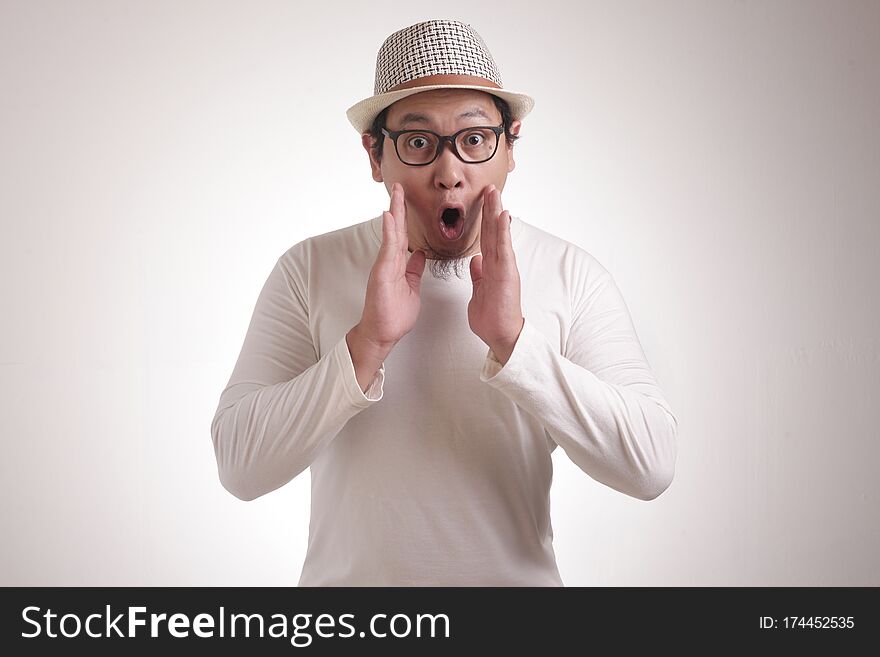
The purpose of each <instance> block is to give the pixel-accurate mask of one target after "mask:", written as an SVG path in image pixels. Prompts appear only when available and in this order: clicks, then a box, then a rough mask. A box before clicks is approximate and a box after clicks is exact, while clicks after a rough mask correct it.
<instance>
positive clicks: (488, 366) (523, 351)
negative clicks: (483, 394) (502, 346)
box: [480, 317, 546, 385]
mask: <svg viewBox="0 0 880 657" xmlns="http://www.w3.org/2000/svg"><path fill="white" fill-rule="evenodd" d="M545 341H546V340H545V338H544V335H543V334H542V333H541V332H540V331H538V329H537V328H535V327H534V326H532V324H531V323H530V322H529V318H528V317H523V327H522V331H520V333H519V337H518V338H517V340H516V344H515V345H513V351H512V352H511V354H510V358H508V359H507V363H505V364H504V365H502V364H501V361H500V360H498V357H497V356H496V355H495V353H494V352H493V351H492V350H491V349H490V350H489V353H488V354H486V360H485V361H484V362H483V369H482V370H481V371H480V381H482V382H483V383H488V384H489V385H503V384H505V383H507V382H509V381H511V380H515V379H516V378H517V372H520V371H522V369H523V367H524V366H525V363H526V360H527V359H528V354H529V353H534V352H535V348H536V347H537V346H538V345H541V344H542V343H543V342H545Z"/></svg>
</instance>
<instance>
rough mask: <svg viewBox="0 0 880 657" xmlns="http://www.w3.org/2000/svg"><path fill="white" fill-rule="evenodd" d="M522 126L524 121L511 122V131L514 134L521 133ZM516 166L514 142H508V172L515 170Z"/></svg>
mask: <svg viewBox="0 0 880 657" xmlns="http://www.w3.org/2000/svg"><path fill="white" fill-rule="evenodd" d="M521 126H522V121H514V122H513V123H511V124H510V132H511V133H512V134H514V135H519V129H520V127H521ZM505 141H506V140H505ZM515 167H516V162H514V160H513V144H512V143H510V142H507V173H510V172H511V171H513V169H514V168H515Z"/></svg>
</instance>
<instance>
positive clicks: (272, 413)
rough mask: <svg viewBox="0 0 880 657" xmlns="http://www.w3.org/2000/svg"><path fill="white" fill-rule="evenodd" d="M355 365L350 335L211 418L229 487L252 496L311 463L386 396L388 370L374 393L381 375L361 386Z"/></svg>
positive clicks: (223, 478) (221, 470)
mask: <svg viewBox="0 0 880 657" xmlns="http://www.w3.org/2000/svg"><path fill="white" fill-rule="evenodd" d="M352 366H353V365H352V362H351V359H350V356H349V354H348V351H347V343H346V340H344V339H343V340H340V342H339V343H337V344H336V346H335V347H334V348H333V350H331V351H329V352H327V353H326V354H324V356H323V357H322V358H321V359H320V360H318V362H316V363H315V364H314V365H312V366H311V367H309V368H308V369H306V370H305V371H303V372H302V373H301V374H299V375H298V376H297V377H295V378H294V379H292V380H289V381H284V382H280V383H276V384H273V385H266V386H257V387H256V388H252V389H251V390H249V391H245V392H243V393H242V396H241V397H240V398H238V399H237V400H235V401H234V402H233V403H231V404H229V403H228V400H227V404H226V405H225V407H224V408H222V409H218V411H217V413H216V415H215V417H214V420H213V422H212V424H211V434H212V437H213V440H214V449H215V453H216V457H217V465H218V469H219V473H220V479H221V482H222V483H223V486H224V487H225V488H226V489H227V490H229V491H230V492H231V493H232V494H233V495H235V496H236V497H238V498H240V499H244V500H252V499H254V498H256V497H259V496H260V495H264V494H265V493H268V492H270V491H272V490H275V489H276V488H278V487H280V486H282V485H284V484H285V483H287V482H288V481H290V480H291V479H293V478H294V477H295V476H296V475H298V474H299V473H300V472H302V471H303V470H305V469H306V468H308V467H309V465H310V464H311V463H312V461H313V460H314V459H315V458H316V456H317V455H318V454H319V453H320V451H321V449H322V448H323V447H325V446H326V445H327V444H328V443H329V442H330V441H331V440H332V439H333V438H334V437H335V436H336V434H338V433H339V431H340V430H341V429H342V427H343V426H345V423H346V422H347V421H348V420H349V419H350V418H351V417H353V416H354V415H355V414H357V413H358V412H359V411H360V410H362V409H363V408H365V407H367V406H369V405H370V404H372V403H374V402H375V401H378V400H379V399H381V388H382V383H383V381H384V372H382V371H380V368H376V370H375V371H374V372H373V376H374V377H375V375H376V374H379V375H380V376H379V378H378V379H377V380H375V381H374V385H373V387H372V388H371V389H370V396H369V397H368V396H366V395H364V393H363V390H365V389H368V387H369V384H370V381H373V379H370V381H367V382H366V385H364V386H363V387H361V388H358V385H359V384H358V383H356V382H355V378H354V375H353V371H352ZM239 385H240V386H251V385H252V384H245V383H242V384H239Z"/></svg>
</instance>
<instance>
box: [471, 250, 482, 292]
mask: <svg viewBox="0 0 880 657" xmlns="http://www.w3.org/2000/svg"><path fill="white" fill-rule="evenodd" d="M482 280H483V256H482V255H480V254H477V255H475V256H474V257H473V258H471V282H472V283H473V284H474V290H476V289H477V287H479V285H480V281H482Z"/></svg>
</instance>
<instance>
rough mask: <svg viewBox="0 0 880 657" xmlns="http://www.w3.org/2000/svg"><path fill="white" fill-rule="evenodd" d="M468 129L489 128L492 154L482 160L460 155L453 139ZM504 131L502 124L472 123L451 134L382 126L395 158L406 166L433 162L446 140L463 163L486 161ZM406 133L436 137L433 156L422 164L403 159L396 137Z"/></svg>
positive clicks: (491, 156)
mask: <svg viewBox="0 0 880 657" xmlns="http://www.w3.org/2000/svg"><path fill="white" fill-rule="evenodd" d="M468 130H491V131H492V132H494V133H495V150H494V151H492V154H491V155H490V156H489V157H487V158H486V159H484V160H477V161H473V162H472V161H470V160H466V159H464V158H463V157H462V156H461V153H459V152H458V147H457V146H456V145H455V139H456V138H457V137H458V136H459V135H460V134H461V133H463V132H467V131H468ZM503 132H504V124H502V125H498V126H495V125H472V126H469V127H467V128H462V129H461V130H459V131H458V132H456V133H454V134H451V135H441V134H438V133H436V132H434V131H433V130H388V129H386V128H382V134H383V135H385V136H386V137H388V138H389V139H391V141H393V142H394V152H395V153H396V154H397V159H398V160H400V161H401V162H402V163H403V164H405V165H406V166H408V167H426V166H428V165H429V164H433V163H434V161H435V160H436V159H437V158H438V157H440V153H442V152H443V144H444V143H446V142H447V141H448V142H449V143H450V145H451V146H452V152H453V154H454V155H455V157H457V158H458V159H459V160H461V161H462V162H464V163H465V164H482V163H483V162H488V161H489V160H491V159H492V158H493V157H495V154H496V153H497V152H498V146H499V145H500V144H501V134H502V133H503ZM408 133H418V134H425V133H427V134H431V135H434V136H435V137H437V152H436V153H434V157H432V158H431V159H430V161H428V162H424V163H422V164H411V163H409V162H407V161H405V160H404V159H403V158H402V157H400V151H398V150H397V138H398V137H400V135H405V134H408Z"/></svg>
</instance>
